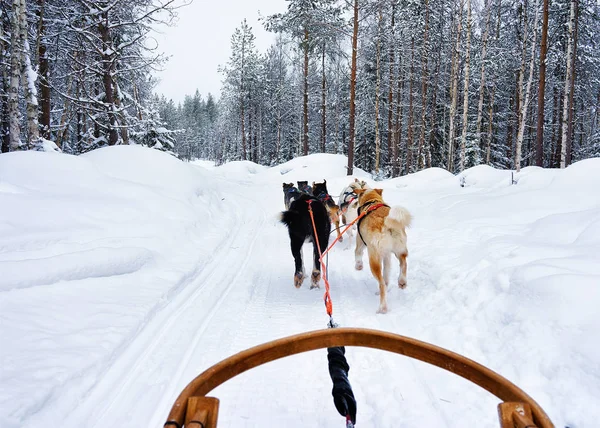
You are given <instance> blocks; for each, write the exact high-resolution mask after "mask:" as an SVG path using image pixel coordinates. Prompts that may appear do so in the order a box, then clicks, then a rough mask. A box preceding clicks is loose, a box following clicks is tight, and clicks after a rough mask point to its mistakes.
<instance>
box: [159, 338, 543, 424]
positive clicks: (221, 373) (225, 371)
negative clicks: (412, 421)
mask: <svg viewBox="0 0 600 428" xmlns="http://www.w3.org/2000/svg"><path fill="white" fill-rule="evenodd" d="M334 346H362V347H366V348H374V349H381V350H384V351H390V352H394V353H396V354H401V355H405V356H407V357H410V358H415V359H417V360H420V361H424V362H426V363H429V364H433V365H435V366H438V367H440V368H442V369H444V370H448V371H450V372H452V373H454V374H457V375H458V376H461V377H463V378H465V379H467V380H470V381H471V382H473V383H475V384H477V385H479V386H480V387H482V388H483V389H485V390H486V391H488V392H491V393H492V394H494V395H495V396H496V397H498V398H499V399H500V400H502V403H500V404H499V405H498V415H499V419H500V427H501V428H535V427H538V428H551V427H554V425H553V424H552V422H551V421H550V419H549V418H548V416H547V415H546V413H545V412H544V410H542V408H541V407H540V406H539V405H538V404H537V403H536V402H535V401H534V400H533V399H532V398H531V397H530V396H529V395H527V394H526V393H525V392H524V391H523V390H521V389H520V388H519V387H517V386H516V385H514V384H513V383H511V382H510V381H508V380H507V379H505V378H503V377H502V376H500V375H499V374H497V373H495V372H494V371H492V370H490V369H488V368H487V367H484V366H482V365H481V364H478V363H476V362H475V361H473V360H470V359H468V358H465V357H463V356H462V355H459V354H455V353H454V352H450V351H448V350H446V349H443V348H439V347H437V346H434V345H430V344H428V343H425V342H421V341H418V340H415V339H411V338H409V337H404V336H400V335H397V334H392V333H387V332H383V331H378V330H369V329H362V328H329V329H326V330H317V331H312V332H308V333H303V334H298V335H295V336H289V337H285V338H283V339H278V340H274V341H272V342H268V343H265V344H262V345H259V346H255V347H254V348H250V349H248V350H246V351H242V352H240V353H238V354H236V355H233V356H231V357H229V358H227V359H225V360H223V361H221V362H220V363H218V364H216V365H214V366H212V367H211V368H209V369H208V370H206V371H205V372H204V373H202V374H200V375H199V376H198V377H196V378H195V379H194V380H192V381H191V382H190V383H189V384H188V385H187V386H186V387H185V389H184V390H183V391H182V392H181V394H179V397H177V400H176V401H175V403H174V404H173V407H172V408H171V412H170V413H169V417H168V419H167V422H166V423H165V425H164V427H165V428H182V427H186V428H216V427H217V418H218V412H219V400H218V399H217V398H212V397H206V394H208V393H209V392H210V391H212V390H213V389H214V388H216V387H217V386H219V385H221V384H222V383H224V382H225V381H227V380H229V379H231V378H233V377H235V376H237V375H239V374H240V373H243V372H245V371H246V370H249V369H252V368H254V367H257V366H260V365H262V364H265V363H268V362H270V361H274V360H277V359H279V358H283V357H287V356H288V355H295V354H300V353H302V352H307V351H313V350H315V349H321V348H329V347H334Z"/></svg>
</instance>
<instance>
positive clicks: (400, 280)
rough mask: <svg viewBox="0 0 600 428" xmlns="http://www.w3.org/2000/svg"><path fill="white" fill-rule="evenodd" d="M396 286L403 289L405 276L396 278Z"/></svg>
mask: <svg viewBox="0 0 600 428" xmlns="http://www.w3.org/2000/svg"><path fill="white" fill-rule="evenodd" d="M398 287H400V288H402V289H403V290H404V289H405V288H406V279H405V278H400V279H399V280H398Z"/></svg>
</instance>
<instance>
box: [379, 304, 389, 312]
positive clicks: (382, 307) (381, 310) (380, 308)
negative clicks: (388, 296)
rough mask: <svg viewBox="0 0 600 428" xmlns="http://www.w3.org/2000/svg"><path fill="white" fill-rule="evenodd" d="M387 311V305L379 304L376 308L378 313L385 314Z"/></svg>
mask: <svg viewBox="0 0 600 428" xmlns="http://www.w3.org/2000/svg"><path fill="white" fill-rule="evenodd" d="M387 311H388V308H387V305H379V309H377V313H378V314H387Z"/></svg>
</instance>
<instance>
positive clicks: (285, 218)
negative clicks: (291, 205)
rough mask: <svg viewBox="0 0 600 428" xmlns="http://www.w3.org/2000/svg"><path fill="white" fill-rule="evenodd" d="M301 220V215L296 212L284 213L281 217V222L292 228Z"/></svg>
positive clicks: (288, 211)
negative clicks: (294, 223) (293, 224)
mask: <svg viewBox="0 0 600 428" xmlns="http://www.w3.org/2000/svg"><path fill="white" fill-rule="evenodd" d="M299 219H300V213H299V212H298V211H294V210H287V211H282V212H281V214H280V215H279V221H280V222H282V223H283V224H285V225H286V226H287V227H290V225H291V224H292V223H293V222H295V221H298V220H299Z"/></svg>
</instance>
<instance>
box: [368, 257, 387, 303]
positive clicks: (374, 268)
mask: <svg viewBox="0 0 600 428" xmlns="http://www.w3.org/2000/svg"><path fill="white" fill-rule="evenodd" d="M369 266H370V267H371V273H372V274H373V276H374V277H375V279H376V280H377V283H378V284H379V293H378V294H379V309H377V313H378V314H385V313H386V312H387V301H386V299H385V296H386V294H387V286H386V285H385V281H384V280H383V276H382V275H381V256H380V255H379V254H378V253H376V252H371V251H369Z"/></svg>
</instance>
